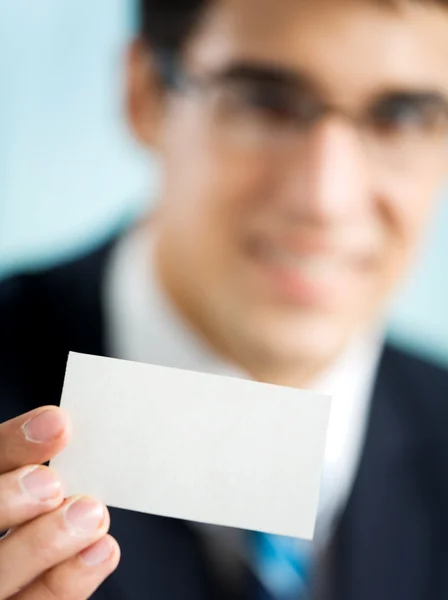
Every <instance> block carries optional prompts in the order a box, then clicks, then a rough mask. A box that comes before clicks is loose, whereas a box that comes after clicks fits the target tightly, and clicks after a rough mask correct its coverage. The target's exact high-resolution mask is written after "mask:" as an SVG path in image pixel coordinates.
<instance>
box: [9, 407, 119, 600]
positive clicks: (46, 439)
mask: <svg viewBox="0 0 448 600" xmlns="http://www.w3.org/2000/svg"><path fill="white" fill-rule="evenodd" d="M69 430H70V425H69V421H68V418H67V416H66V415H65V414H64V412H63V411H62V410H60V409H59V408H56V407H46V408H41V409H38V410H36V411H33V412H31V413H29V414H26V415H23V416H21V417H18V418H17V419H13V420H12V421H8V422H6V423H3V424H1V425H0V531H5V530H9V531H8V534H7V535H6V536H5V537H3V538H2V539H0V600H6V599H7V598H12V597H14V599H15V600H47V599H48V600H50V599H51V600H57V599H63V600H86V599H87V598H89V597H90V596H91V595H92V594H93V592H94V591H95V590H96V588H97V587H98V586H99V585H100V584H101V583H102V582H103V581H104V579H105V578H106V577H108V575H110V573H112V571H113V570H114V569H115V568H116V567H117V565H118V561H119V555H120V551H119V547H118V544H117V542H116V541H115V540H114V539H113V538H111V537H110V536H109V535H107V531H108V529H109V513H108V511H107V508H106V507H105V506H104V505H102V504H101V503H99V502H97V501H96V500H94V499H92V498H88V497H82V496H77V497H74V498H68V499H66V500H64V494H63V489H62V484H61V481H60V480H59V478H58V476H57V474H56V473H55V472H54V471H53V470H52V469H50V468H48V467H43V466H39V465H41V464H42V463H44V462H47V461H48V460H50V459H51V458H52V457H54V456H55V455H56V454H57V453H58V452H60V451H61V450H62V449H63V448H64V446H65V445H66V444H67V442H68V439H69V433H70V432H69Z"/></svg>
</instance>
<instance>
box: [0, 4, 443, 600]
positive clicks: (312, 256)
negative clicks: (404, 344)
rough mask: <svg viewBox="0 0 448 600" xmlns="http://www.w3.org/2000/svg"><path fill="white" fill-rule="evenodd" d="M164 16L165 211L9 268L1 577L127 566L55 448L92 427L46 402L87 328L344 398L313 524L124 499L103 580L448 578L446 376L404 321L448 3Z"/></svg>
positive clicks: (234, 7) (405, 595)
mask: <svg viewBox="0 0 448 600" xmlns="http://www.w3.org/2000/svg"><path fill="white" fill-rule="evenodd" d="M141 23H142V27H141V36H140V39H139V40H138V41H137V42H136V43H135V44H134V45H133V47H132V49H131V51H130V53H129V62H128V75H129V77H128V107H129V115H130V120H131V123H132V125H133V128H134V131H135V133H136V135H137V136H138V137H139V138H140V140H141V141H142V142H143V143H144V144H145V145H147V146H151V147H152V148H153V149H155V150H156V151H157V152H158V154H159V155H160V158H161V161H162V164H163V168H164V187H163V193H162V197H161V199H160V203H159V207H158V210H157V211H156V213H155V214H153V215H152V216H151V218H150V219H149V218H148V220H147V221H146V222H144V223H141V224H139V225H138V226H137V227H135V228H134V229H132V231H128V232H125V233H123V235H122V236H120V237H119V238H114V239H112V240H110V241H109V242H108V243H107V244H105V245H104V246H103V247H101V248H100V249H99V250H98V251H97V252H95V253H94V254H91V255H89V256H86V257H83V258H81V259H79V260H77V261H75V262H72V263H70V264H66V265H63V266H60V267H58V268H56V269H53V270H51V271H48V272H41V273H36V274H24V275H21V276H17V277H15V278H12V279H10V280H8V281H5V282H4V283H3V284H2V285H1V287H0V327H1V329H0V331H1V346H0V390H1V405H0V421H4V423H3V425H1V426H0V438H1V442H0V448H1V452H0V472H2V473H3V475H1V476H0V529H5V530H7V529H12V532H10V533H9V534H8V535H7V536H6V538H4V539H3V540H2V541H1V542H0V599H1V600H3V599H4V598H11V597H14V598H17V599H19V600H34V599H39V600H41V599H46V598H64V599H66V598H69V599H70V600H71V599H74V600H75V599H76V600H80V599H83V598H87V597H89V596H91V594H93V593H94V590H95V589H96V588H97V587H98V586H100V584H101V583H102V582H103V580H105V579H106V577H107V576H108V575H109V574H110V573H111V572H112V571H113V570H114V569H115V568H116V566H117V563H118V554H119V549H118V545H117V542H116V541H114V539H113V538H112V537H107V536H106V531H107V528H108V525H109V517H108V514H107V512H106V509H105V507H102V506H101V505H99V504H97V503H95V501H94V500H93V499H88V498H81V499H77V498H75V499H69V500H66V501H63V492H62V490H61V483H60V482H59V481H58V479H57V478H56V476H55V475H54V474H53V473H52V471H51V470H50V469H47V468H45V467H42V468H36V467H35V466H36V465H38V464H41V463H43V462H44V461H46V460H48V459H49V458H51V457H52V456H54V454H55V453H57V452H58V451H60V449H61V448H62V447H63V446H64V445H65V444H66V443H67V440H68V435H69V434H68V428H69V425H68V422H67V417H65V416H64V415H62V414H61V411H59V410H58V409H56V408H53V409H39V407H41V406H44V405H51V404H55V405H57V404H58V401H59V397H60V392H61V385H62V381H63V376H64V367H65V362H66V358H67V353H68V351H70V350H74V351H78V352H85V353H90V354H99V355H102V354H105V355H111V356H117V357H121V358H123V359H129V360H140V361H147V362H151V363H156V364H161V365H168V366H176V367H181V368H187V369H193V370H198V371H205V372H213V373H222V374H235V375H239V376H240V375H242V376H245V377H249V378H252V379H256V380H259V381H262V382H271V383H276V384H280V385H288V386H294V387H306V388H312V389H317V390H322V391H326V392H329V393H331V394H332V395H333V396H334V401H333V407H332V415H331V422H330V430H329V438H328V446H327V454H326V464H325V471H324V478H323V485H322V493H321V496H322V497H321V506H320V511H319V518H318V528H317V534H316V541H315V544H314V545H313V546H311V545H306V544H300V543H298V542H296V541H291V540H289V541H288V540H285V539H283V540H282V539H276V538H273V537H272V536H262V535H259V536H257V535H256V534H250V532H242V531H232V530H224V529H220V528H213V527H212V528H209V527H205V526H201V525H200V524H194V523H183V522H180V521H176V520H170V519H162V518H158V517H154V516H148V515H141V514H134V513H131V512H125V511H119V510H114V509H111V510H110V516H111V533H112V535H113V536H114V538H115V539H116V540H117V541H118V543H119V546H120V548H121V555H122V559H121V564H120V567H119V568H118V569H117V570H116V572H115V573H114V574H113V575H112V576H111V577H110V578H109V579H107V581H106V582H105V583H104V584H103V585H101V586H100V587H99V589H98V591H97V592H96V593H95V596H94V597H95V598H98V599H105V598H107V599H111V600H114V599H126V600H134V599H135V600H137V599H138V600H140V599H142V598H151V600H162V599H163V600H205V599H213V600H214V599H219V598H246V599H247V600H249V599H254V600H255V599H256V598H272V599H273V598H286V597H289V598H291V597H293V598H303V597H306V595H307V594H309V595H310V596H311V597H315V598H325V599H327V598H328V599H334V600H378V599H381V600H392V599H393V600H438V599H444V598H448V541H447V540H448V518H447V512H446V506H447V503H448V483H447V481H448V477H447V473H448V443H447V442H446V429H447V426H448V405H447V403H446V396H447V392H448V375H447V373H445V372H444V371H442V370H441V369H439V368H437V367H435V366H431V365H429V364H427V363H426V362H423V361H421V360H419V359H417V358H415V357H412V356H410V355H407V354H404V353H402V352H399V351H398V350H395V349H393V348H391V347H390V346H389V345H387V344H386V343H385V341H384V329H383V325H382V320H383V319H382V315H383V313H384V310H385V307H386V302H387V298H388V296H389V294H390V292H391V291H392V289H393V288H394V286H395V285H396V282H397V281H398V280H399V279H400V277H401V275H402V273H403V272H404V270H405V267H406V265H407V263H408V262H409V261H410V259H411V257H412V254H413V252H414V250H415V248H416V246H417V243H418V240H419V238H420V235H421V233H422V231H423V230H424V226H425V224H426V222H427V220H428V217H429V216H430V213H431V210H432V207H433V204H434V200H433V198H434V196H435V194H436V192H437V191H438V190H439V188H440V186H441V185H442V183H443V182H444V180H445V176H446V168H447V159H448V146H447V140H448V66H447V64H448V63H447V58H448V4H447V3H446V2H444V1H442V0H441V1H435V0H434V1H433V2H430V1H427V2H425V1H424V0H422V1H421V2H411V1H406V0H402V1H398V0H397V1H394V0H390V1H387V0H384V1H383V2H374V1H373V0H371V1H370V0H365V1H361V0H344V1H343V2H342V1H340V2H339V1H336V2H335V0H314V1H311V0H303V1H300V2H299V1H298V0H297V1H296V0H216V1H212V0H209V1H207V0H184V1H183V2H182V3H177V2H175V1H174V0H142V1H141ZM61 201H63V199H62V200H61ZM27 411H34V412H32V413H31V414H26V415H24V416H18V415H20V414H22V413H26V412H27ZM13 418H14V420H10V419H13ZM136 418H138V415H136ZM29 465H32V467H31V468H30V466H29ZM142 476H144V474H142ZM70 532H72V533H70ZM73 532H75V534H76V535H73ZM273 573H274V575H278V577H275V576H274V577H272V574H273ZM304 581H305V583H306V585H305V587H304V585H303V584H304ZM305 588H306V589H305ZM18 590H20V591H18ZM15 594H17V595H15Z"/></svg>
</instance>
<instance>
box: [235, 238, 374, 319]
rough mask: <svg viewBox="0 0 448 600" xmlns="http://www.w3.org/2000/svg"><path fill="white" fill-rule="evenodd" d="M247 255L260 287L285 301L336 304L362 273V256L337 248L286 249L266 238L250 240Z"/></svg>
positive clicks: (329, 305) (349, 292) (332, 305)
mask: <svg viewBox="0 0 448 600" xmlns="http://www.w3.org/2000/svg"><path fill="white" fill-rule="evenodd" d="M247 254H248V256H249V257H250V259H251V262H252V263H253V264H255V265H256V266H257V270H258V271H259V272H260V274H261V275H262V279H263V281H264V283H265V285H264V287H265V288H266V287H267V289H268V290H269V292H270V293H273V294H274V295H275V296H276V297H279V298H281V299H283V300H286V301H292V302H294V303H299V304H301V305H308V306H313V307H322V308H330V307H336V306H338V305H340V303H341V302H342V301H343V299H344V298H345V299H347V298H348V297H349V296H350V295H351V294H352V293H353V292H354V291H355V285H356V283H357V282H359V280H360V279H361V278H362V277H363V275H365V270H366V267H367V264H368V261H367V260H366V259H356V258H354V257H353V255H350V254H348V253H347V252H342V251H340V250H331V249H330V248H326V249H323V248H322V249H316V250H310V248H309V247H308V248H303V249H296V248H295V249H294V250H290V249H289V248H286V247H285V246H284V245H281V244H276V243H273V242H271V241H268V240H266V239H261V238H258V239H252V240H251V241H250V243H249V244H248V245H247Z"/></svg>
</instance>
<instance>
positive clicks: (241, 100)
mask: <svg viewBox="0 0 448 600" xmlns="http://www.w3.org/2000/svg"><path fill="white" fill-rule="evenodd" d="M163 65H164V66H163V72H164V73H165V75H166V74H167V73H168V72H169V73H170V77H169V78H166V82H167V83H168V84H169V85H170V87H171V88H172V89H175V90H177V91H178V92H180V93H188V94H193V95H195V96H196V97H198V98H199V99H200V100H201V102H203V103H204V109H205V110H206V112H207V115H208V116H209V118H210V120H211V123H212V125H213V127H214V128H215V131H216V134H217V135H219V136H220V139H221V140H222V143H224V144H227V145H228V146H229V148H230V149H231V150H233V151H235V152H242V153H251V152H252V153H253V152H257V153H270V154H274V155H276V156H277V155H279V154H281V155H282V156H283V155H286V154H287V153H289V152H291V151H295V150H296V149H297V148H298V147H299V146H300V145H303V144H304V143H306V142H307V140H309V136H310V135H312V132H313V131H314V130H315V128H316V126H317V124H318V123H320V122H322V120H324V119H326V118H328V117H330V116H332V117H336V118H338V119H341V120H343V121H344V122H345V123H346V124H347V125H348V126H349V127H351V128H354V129H355V130H356V131H357V133H358V135H359V137H360V139H361V140H362V142H363V143H364V145H365V149H366V152H367V153H368V154H369V157H371V158H374V159H375V160H376V161H380V162H381V163H383V164H385V165H387V166H388V167H389V168H393V167H397V168H401V167H406V168H408V167H412V168H413V167H416V166H419V165H422V164H428V161H434V160H436V159H438V158H440V157H441V156H443V154H444V153H446V152H447V150H448V143H447V142H448V100H447V99H446V98H445V97H444V96H443V95H442V94H440V93H438V92H434V91H421V90H417V91H414V90H411V91H391V92H388V93H385V94H382V95H381V96H379V97H377V98H375V99H374V100H373V101H372V102H371V104H370V105H369V106H368V107H367V109H365V110H364V111H363V112H362V113H360V114H352V113H351V112H349V111H346V110H345V109H343V108H339V107H337V106H332V105H331V104H329V103H327V102H325V101H324V100H323V99H322V98H320V97H319V94H317V93H316V92H315V91H314V90H313V89H311V87H310V86H308V85H305V84H304V82H302V81H301V80H300V78H298V77H297V76H296V75H295V74H293V75H291V74H290V73H287V74H285V73H284V72H282V71H279V70H277V69H270V68H265V67H261V68H260V67H253V66H251V65H237V66H234V67H233V68H231V69H229V70H227V71H225V72H223V73H218V74H211V75H204V76H193V75H190V74H186V73H185V72H181V71H179V70H178V69H175V68H173V63H171V65H170V68H169V69H167V63H166V62H164V63H163Z"/></svg>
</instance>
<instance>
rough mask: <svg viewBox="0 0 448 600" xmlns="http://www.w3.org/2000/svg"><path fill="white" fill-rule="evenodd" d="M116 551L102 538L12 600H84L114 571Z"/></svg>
mask: <svg viewBox="0 0 448 600" xmlns="http://www.w3.org/2000/svg"><path fill="white" fill-rule="evenodd" d="M119 561H120V548H119V546H118V544H117V542H116V541H115V540H114V539H113V538H112V537H110V536H109V535H106V536H105V537H103V538H102V539H101V540H100V541H98V542H96V544H94V545H93V546H90V547H89V548H87V549H86V550H84V551H83V552H81V553H80V554H78V555H77V556H74V557H73V558H70V559H69V560H66V561H65V562H63V563H62V564H60V565H58V566H57V567H54V568H53V569H50V570H49V571H47V572H46V573H45V574H44V575H43V576H42V577H40V578H39V579H37V580H36V581H35V582H34V583H32V584H31V585H30V586H29V587H28V588H26V589H24V590H22V591H21V592H20V593H19V594H18V595H17V596H14V600H55V599H56V598H58V599H60V600H85V599H87V598H90V596H91V595H92V594H93V593H94V592H95V590H96V589H97V588H98V587H99V586H100V585H101V584H102V583H103V581H104V580H105V579H106V578H107V577H108V576H109V575H110V574H111V573H112V572H113V571H114V570H115V569H116V568H117V566H118V563H119Z"/></svg>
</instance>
